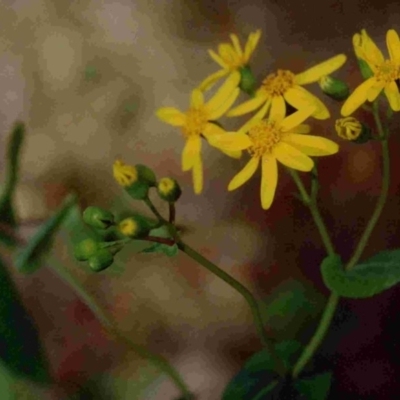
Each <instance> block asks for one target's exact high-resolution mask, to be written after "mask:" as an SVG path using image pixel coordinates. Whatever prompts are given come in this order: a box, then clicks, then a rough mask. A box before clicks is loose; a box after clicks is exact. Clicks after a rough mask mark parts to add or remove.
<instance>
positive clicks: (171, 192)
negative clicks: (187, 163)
mask: <svg viewBox="0 0 400 400" xmlns="http://www.w3.org/2000/svg"><path fill="white" fill-rule="evenodd" d="M157 192H158V194H159V196H160V197H161V198H162V199H163V200H165V201H168V202H169V203H175V202H176V201H177V200H178V199H179V197H181V194H182V190H181V188H180V186H179V184H178V182H177V181H176V180H175V179H172V178H162V179H160V181H159V182H158V185H157Z"/></svg>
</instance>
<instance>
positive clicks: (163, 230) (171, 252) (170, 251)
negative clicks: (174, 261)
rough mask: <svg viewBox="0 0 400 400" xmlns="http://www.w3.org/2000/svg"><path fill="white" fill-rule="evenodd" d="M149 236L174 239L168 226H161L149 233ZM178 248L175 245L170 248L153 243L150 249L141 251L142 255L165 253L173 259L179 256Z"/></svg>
mask: <svg viewBox="0 0 400 400" xmlns="http://www.w3.org/2000/svg"><path fill="white" fill-rule="evenodd" d="M149 236H154V237H159V238H164V239H172V237H171V235H170V233H169V231H168V228H167V227H166V226H161V227H159V228H155V229H152V230H151V231H150V233H149ZM178 251H179V249H178V246H177V244H176V243H175V244H173V245H172V246H169V245H167V244H163V243H152V244H151V245H150V247H147V248H145V249H144V250H142V251H141V253H163V254H165V255H167V256H168V257H173V256H176V255H177V254H178Z"/></svg>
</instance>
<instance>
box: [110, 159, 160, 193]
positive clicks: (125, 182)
mask: <svg viewBox="0 0 400 400" xmlns="http://www.w3.org/2000/svg"><path fill="white" fill-rule="evenodd" d="M143 167H144V166H143ZM139 169H140V170H141V171H142V172H141V173H139V170H138V168H137V167H133V166H131V165H126V164H124V163H123V162H122V161H120V160H116V161H115V162H114V166H113V171H114V178H115V180H116V181H117V182H118V183H119V184H120V185H121V186H123V187H124V188H125V190H126V191H127V192H128V194H129V195H130V196H131V197H132V198H133V199H135V200H144V199H145V198H146V197H147V195H148V192H149V187H150V186H151V185H150V184H149V182H148V180H147V179H151V177H150V178H149V176H150V175H151V174H150V173H149V171H151V170H150V169H149V171H147V172H146V173H145V172H144V169H143V168H142V167H140V168H139ZM151 172H152V171H151ZM143 175H145V176H147V177H148V178H143Z"/></svg>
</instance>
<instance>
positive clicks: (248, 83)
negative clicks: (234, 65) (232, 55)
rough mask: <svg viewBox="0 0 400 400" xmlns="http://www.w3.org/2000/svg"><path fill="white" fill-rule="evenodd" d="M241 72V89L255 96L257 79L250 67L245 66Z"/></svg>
mask: <svg viewBox="0 0 400 400" xmlns="http://www.w3.org/2000/svg"><path fill="white" fill-rule="evenodd" d="M239 72H240V83H239V88H240V90H242V91H243V92H245V93H247V94H249V95H253V94H254V92H255V90H256V83H257V82H256V78H255V77H254V75H253V73H252V72H251V69H250V67H249V66H245V67H242V68H240V69H239Z"/></svg>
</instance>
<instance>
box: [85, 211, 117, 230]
mask: <svg viewBox="0 0 400 400" xmlns="http://www.w3.org/2000/svg"><path fill="white" fill-rule="evenodd" d="M83 221H84V222H85V223H86V224H88V225H89V226H91V227H93V228H98V229H107V228H109V227H110V226H111V225H113V224H114V215H113V214H112V213H111V212H110V211H108V210H104V209H103V208H100V207H93V206H90V207H88V208H87V209H86V210H85V211H84V212H83Z"/></svg>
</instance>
